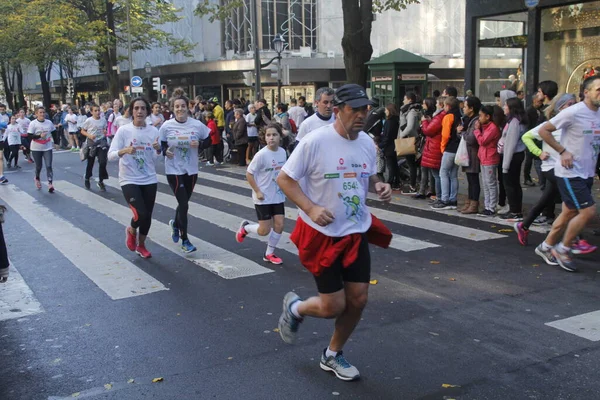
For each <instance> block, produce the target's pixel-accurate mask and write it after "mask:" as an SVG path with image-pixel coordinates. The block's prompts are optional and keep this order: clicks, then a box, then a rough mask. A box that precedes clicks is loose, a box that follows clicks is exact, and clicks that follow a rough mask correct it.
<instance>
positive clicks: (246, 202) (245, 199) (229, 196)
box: [157, 174, 440, 252]
mask: <svg viewBox="0 0 600 400" xmlns="http://www.w3.org/2000/svg"><path fill="white" fill-rule="evenodd" d="M157 175H158V181H159V182H160V183H164V184H167V185H168V184H169V183H168V181H167V178H166V176H164V175H160V174H157ZM205 175H206V174H199V175H198V176H199V177H200V178H204V176H205ZM211 177H213V175H211ZM218 178H221V176H218V177H217V176H214V178H212V179H211V180H212V181H216V182H219V181H220V180H219V179H218ZM229 179H233V178H229ZM234 180H236V181H238V182H239V183H235V185H237V186H240V185H243V184H244V182H243V181H240V180H237V179H234ZM223 182H224V183H228V182H229V181H227V182H225V181H223ZM240 187H242V186H240ZM243 187H245V188H246V189H248V187H246V186H243ZM194 193H198V194H201V195H203V196H208V197H213V198H215V199H219V200H222V201H225V202H230V203H233V204H237V205H239V206H242V207H246V208H251V209H254V203H253V202H252V197H250V196H242V195H240V194H237V193H233V192H228V191H225V190H220V189H215V188H210V187H207V186H204V185H196V187H195V188H194ZM285 217H286V218H288V219H292V220H294V221H295V220H296V219H297V218H298V211H297V210H296V209H289V208H286V210H285ZM390 247H391V248H393V249H396V250H400V251H405V252H407V251H415V250H423V249H428V248H433V247H440V246H439V245H437V244H435V243H430V242H425V241H422V240H417V239H413V238H409V237H405V236H401V235H397V234H394V236H393V237H392V242H391V243H390Z"/></svg>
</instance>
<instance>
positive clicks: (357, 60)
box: [342, 0, 373, 87]
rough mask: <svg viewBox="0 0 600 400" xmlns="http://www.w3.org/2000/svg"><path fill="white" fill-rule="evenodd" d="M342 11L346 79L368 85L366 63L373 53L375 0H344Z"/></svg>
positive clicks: (364, 85) (349, 81)
mask: <svg viewBox="0 0 600 400" xmlns="http://www.w3.org/2000/svg"><path fill="white" fill-rule="evenodd" d="M342 12H343V15H344V36H343V37H342V49H343V50H344V63H345V65H346V81H347V82H348V83H356V84H359V85H361V86H363V87H366V85H367V78H368V73H369V69H368V67H367V66H366V65H365V63H366V62H367V61H369V60H370V59H371V55H372V54H373V47H372V46H371V29H372V26H373V0H344V1H342Z"/></svg>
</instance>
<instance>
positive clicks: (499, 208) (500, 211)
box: [496, 204, 510, 214]
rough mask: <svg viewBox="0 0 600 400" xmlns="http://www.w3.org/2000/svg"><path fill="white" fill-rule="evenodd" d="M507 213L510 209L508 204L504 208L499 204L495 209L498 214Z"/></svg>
mask: <svg viewBox="0 0 600 400" xmlns="http://www.w3.org/2000/svg"><path fill="white" fill-rule="evenodd" d="M509 211H510V208H509V206H508V204H507V205H505V206H501V205H500V204H498V206H497V207H496V212H497V213H498V214H506V213H508V212H509Z"/></svg>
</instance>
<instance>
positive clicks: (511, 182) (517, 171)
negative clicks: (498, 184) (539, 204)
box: [502, 151, 525, 214]
mask: <svg viewBox="0 0 600 400" xmlns="http://www.w3.org/2000/svg"><path fill="white" fill-rule="evenodd" d="M524 159H525V152H523V151H521V152H519V153H515V154H513V157H512V160H511V161H510V167H509V169H508V173H507V174H502V179H503V180H504V187H505V188H506V197H507V198H508V205H509V206H510V212H511V213H514V214H521V213H522V212H523V189H522V188H521V165H523V160H524Z"/></svg>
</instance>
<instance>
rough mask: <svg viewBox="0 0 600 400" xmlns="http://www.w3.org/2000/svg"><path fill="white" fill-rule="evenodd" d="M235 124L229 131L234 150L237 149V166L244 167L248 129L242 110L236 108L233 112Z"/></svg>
mask: <svg viewBox="0 0 600 400" xmlns="http://www.w3.org/2000/svg"><path fill="white" fill-rule="evenodd" d="M234 118H235V122H234V123H233V128H232V129H231V131H232V133H233V140H234V142H235V148H236V149H237V155H238V165H239V166H240V167H245V166H246V149H247V148H248V129H247V126H246V118H244V110H243V109H242V108H236V109H235V111H234Z"/></svg>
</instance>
